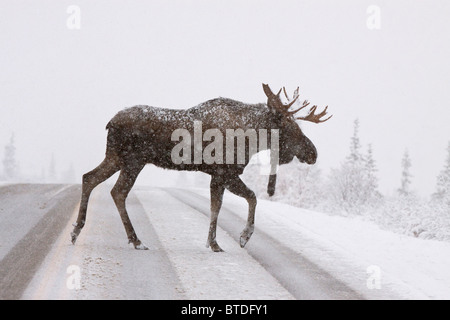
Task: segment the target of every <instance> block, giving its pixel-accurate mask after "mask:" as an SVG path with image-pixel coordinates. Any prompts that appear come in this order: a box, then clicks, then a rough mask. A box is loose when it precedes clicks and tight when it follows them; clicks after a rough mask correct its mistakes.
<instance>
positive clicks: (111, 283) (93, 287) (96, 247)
mask: <svg viewBox="0 0 450 320" xmlns="http://www.w3.org/2000/svg"><path fill="white" fill-rule="evenodd" d="M110 189H111V186H108V185H102V186H99V187H98V188H96V189H95V190H94V192H93V193H92V195H91V199H90V202H89V208H88V212H87V219H86V225H85V227H84V228H83V231H82V232H81V234H80V236H79V238H78V239H77V242H76V244H75V245H72V243H71V242H70V232H71V231H72V229H73V227H72V225H71V223H72V222H74V221H75V219H76V216H77V208H76V209H75V211H74V212H73V213H72V215H71V220H70V222H69V223H68V224H67V225H66V227H65V228H64V230H63V231H62V233H60V236H59V238H58V239H57V240H56V241H55V243H54V244H53V248H52V250H51V251H50V253H49V254H48V255H47V257H46V259H45V261H44V262H43V263H42V266H41V268H40V269H39V270H38V272H36V274H35V276H34V277H33V279H32V281H31V283H30V285H29V286H28V288H27V290H26V291H25V293H24V295H23V296H22V299H52V300H53V299H65V300H69V299H70V300H85V299H89V300H91V299H114V300H115V299H133V300H134V299H183V298H184V295H183V288H182V286H181V284H180V282H179V279H178V278H177V275H176V273H175V271H174V268H173V266H172V265H171V264H170V261H169V259H168V258H167V255H166V253H165V252H164V250H163V249H162V246H161V244H160V242H159V239H158V237H157V236H156V234H155V232H154V230H153V226H152V225H151V224H150V222H149V220H148V218H147V215H146V213H145V211H144V209H143V207H142V204H141V203H140V202H139V200H138V198H137V197H136V196H135V195H134V193H133V192H131V193H130V195H129V197H128V199H127V208H128V212H129V215H130V219H131V221H132V222H133V225H134V227H135V228H136V232H137V234H138V235H139V236H140V239H141V240H142V241H143V242H144V243H146V244H148V246H149V247H150V250H146V251H139V250H135V249H134V247H133V246H131V245H129V244H128V240H127V237H126V233H125V230H124V228H123V225H122V221H121V219H120V215H119V213H118V211H117V209H116V207H115V205H114V202H113V200H112V198H111V196H110V192H109V190H110ZM78 200H79V199H78ZM70 266H75V267H78V268H79V270H80V278H79V280H80V282H79V284H80V288H68V286H67V281H68V280H69V277H70V275H71V274H70V273H68V272H67V268H68V267H70Z"/></svg>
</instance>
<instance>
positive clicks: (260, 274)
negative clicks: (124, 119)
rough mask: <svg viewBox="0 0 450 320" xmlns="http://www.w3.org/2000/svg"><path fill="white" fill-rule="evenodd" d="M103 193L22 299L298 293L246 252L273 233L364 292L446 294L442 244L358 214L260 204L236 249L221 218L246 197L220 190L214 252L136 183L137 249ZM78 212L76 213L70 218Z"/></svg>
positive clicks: (240, 212)
mask: <svg viewBox="0 0 450 320" xmlns="http://www.w3.org/2000/svg"><path fill="white" fill-rule="evenodd" d="M108 191H109V190H108V189H107V188H103V187H101V188H99V189H96V190H95V191H94V193H93V196H92V199H91V205H90V209H89V212H88V217H87V223H86V227H85V229H83V232H82V233H81V235H80V237H79V239H78V240H77V244H76V245H75V246H73V245H72V244H71V243H70V241H69V233H70V231H71V228H72V227H71V226H70V224H69V225H67V227H66V228H65V230H64V231H63V232H62V233H61V235H60V237H59V239H58V240H57V241H56V242H55V243H54V245H53V247H52V250H51V251H50V252H49V254H48V255H47V258H46V259H45V261H44V262H43V264H42V265H41V267H40V269H39V270H38V271H37V272H36V274H35V276H34V278H33V280H32V281H31V283H30V284H29V286H28V289H27V290H26V291H25V293H24V295H23V298H25V299H105V298H107V299H115V298H120V299H142V298H144V299H293V298H295V297H294V296H293V295H292V292H289V290H287V289H286V288H285V287H284V286H283V285H282V284H281V283H280V281H278V279H277V278H276V277H275V276H274V275H273V273H271V272H269V270H267V268H266V267H265V266H264V261H257V260H256V259H254V257H252V256H251V255H250V254H249V251H250V250H251V248H252V247H251V246H252V245H255V244H256V243H254V244H252V242H255V241H257V237H256V236H255V235H256V234H258V233H259V234H262V233H264V234H267V235H268V236H270V237H272V238H274V239H277V240H278V241H279V242H280V243H281V244H282V245H283V246H286V248H289V250H291V251H293V252H295V253H298V255H301V256H303V257H305V258H306V259H308V260H310V261H311V262H312V263H313V264H315V265H317V266H318V267H319V268H320V269H321V270H324V271H325V272H327V273H328V274H330V275H332V276H333V277H335V278H336V279H338V280H339V281H341V282H342V283H344V284H346V285H347V286H348V287H350V288H351V289H353V290H354V291H356V292H358V293H359V294H360V295H362V296H363V297H364V298H368V299H449V298H450V275H449V274H448V272H447V270H448V266H449V265H450V243H447V242H439V241H432V240H423V239H416V238H411V237H407V236H404V235H399V234H395V233H392V232H388V231H384V230H381V229H380V228H379V227H377V226H376V225H374V224H373V223H370V222H368V221H364V220H362V219H358V218H348V217H340V216H330V215H327V214H323V213H319V212H313V211H308V210H304V209H300V208H296V207H292V206H289V205H286V204H280V203H276V202H271V201H267V200H259V202H258V206H257V213H256V229H255V235H254V238H252V239H251V240H250V241H249V243H248V244H247V246H246V248H245V249H241V248H240V247H239V244H238V243H237V242H236V240H235V236H236V235H234V234H233V235H231V234H228V233H227V232H226V231H224V229H222V228H221V227H220V220H221V219H226V218H227V214H228V215H229V213H230V211H232V212H233V213H235V214H236V215H237V216H239V217H240V218H242V219H246V216H247V203H246V201H245V200H243V199H242V198H239V197H236V196H234V195H232V194H231V193H229V192H226V194H225V197H224V209H227V210H228V211H227V210H223V211H222V212H221V215H220V216H219V228H218V234H217V239H218V242H219V244H220V245H221V247H222V248H223V249H224V250H225V251H226V252H224V253H213V252H211V251H210V249H206V248H205V242H206V238H207V231H208V227H209V219H208V217H207V216H205V215H204V214H200V213H199V212H198V211H196V210H195V209H193V208H192V207H191V206H189V205H186V204H185V203H183V202H182V201H179V200H178V199H176V198H174V197H172V196H171V195H170V192H169V191H170V190H169V189H160V188H145V187H138V188H135V190H134V192H133V193H132V194H131V196H130V198H129V200H128V209H129V213H130V218H131V220H132V222H133V224H134V226H135V229H136V232H137V234H138V236H139V237H140V238H141V240H142V241H143V242H144V243H145V244H146V245H147V246H149V248H150V250H148V251H136V250H133V249H132V248H131V247H130V246H128V245H127V244H126V236H125V232H124V230H123V226H122V224H121V221H120V218H119V215H118V213H117V211H116V209H115V207H114V204H113V202H112V200H111V198H110V195H109V192H108ZM182 192H186V193H192V192H193V193H195V194H197V195H200V196H201V197H203V198H204V201H207V200H208V197H209V192H208V190H206V189H191V190H189V191H187V190H182ZM205 203H206V202H205ZM75 217H76V210H75V211H74V212H73V218H72V219H71V221H75ZM238 223H240V222H238ZM242 227H244V225H242ZM264 259H266V260H270V259H273V257H271V256H270V255H268V256H267V257H264ZM73 267H74V268H75V269H73ZM71 268H72V269H71ZM77 268H78V269H77ZM74 270H75V271H76V270H79V271H80V272H81V274H80V278H79V280H80V283H79V284H80V287H79V288H74V286H73V285H71V281H72V280H73V279H74V278H73V277H72V276H73V275H74V274H73V272H74ZM72 284H73V283H72ZM322 289H323V288H317V290H322ZM329 290H333V288H329Z"/></svg>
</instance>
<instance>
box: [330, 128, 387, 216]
mask: <svg viewBox="0 0 450 320" xmlns="http://www.w3.org/2000/svg"><path fill="white" fill-rule="evenodd" d="M376 171H377V169H376V165H375V160H374V158H373V150H372V146H371V145H369V147H368V152H367V155H363V154H362V152H361V142H360V139H359V120H358V119H356V120H355V121H354V130H353V135H352V137H351V138H350V154H349V155H348V156H347V157H346V161H345V162H344V163H342V165H341V167H340V168H338V169H334V170H332V171H331V174H330V181H329V189H330V190H329V194H330V196H331V198H332V200H333V202H334V204H336V205H338V206H340V207H341V208H342V209H344V210H345V211H347V212H355V213H360V212H361V210H363V209H364V207H365V206H366V205H370V204H375V202H376V200H377V199H379V198H380V193H379V192H378V190H377V188H378V180H377V177H376Z"/></svg>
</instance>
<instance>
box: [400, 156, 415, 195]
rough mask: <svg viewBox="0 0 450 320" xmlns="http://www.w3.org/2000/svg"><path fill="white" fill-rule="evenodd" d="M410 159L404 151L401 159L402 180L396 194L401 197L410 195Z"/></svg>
mask: <svg viewBox="0 0 450 320" xmlns="http://www.w3.org/2000/svg"><path fill="white" fill-rule="evenodd" d="M410 169H411V159H410V157H409V153H408V150H405V152H404V154H403V158H402V180H401V186H400V188H399V189H398V193H399V194H400V195H401V196H409V195H410V194H411V178H412V174H411V172H410Z"/></svg>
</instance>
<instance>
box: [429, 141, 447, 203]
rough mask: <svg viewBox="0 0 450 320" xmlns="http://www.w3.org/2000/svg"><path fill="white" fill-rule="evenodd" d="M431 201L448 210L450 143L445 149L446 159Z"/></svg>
mask: <svg viewBox="0 0 450 320" xmlns="http://www.w3.org/2000/svg"><path fill="white" fill-rule="evenodd" d="M433 199H435V200H436V201H438V202H440V204H443V205H445V206H446V207H447V209H449V208H450V142H449V144H448V147H447V159H446V160H445V164H444V168H443V169H442V170H441V172H440V173H439V175H438V177H437V182H436V192H435V193H434V194H433Z"/></svg>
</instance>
